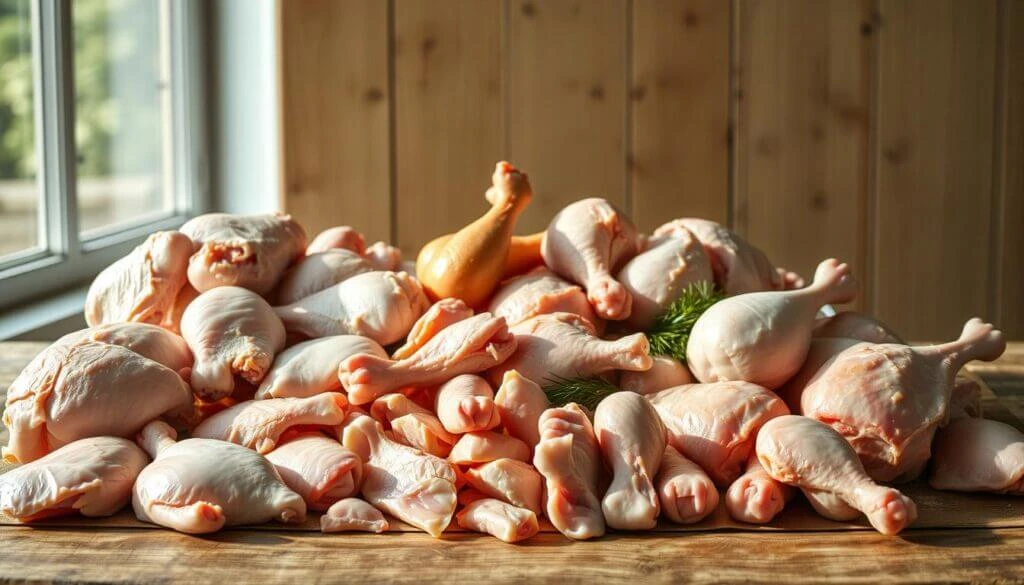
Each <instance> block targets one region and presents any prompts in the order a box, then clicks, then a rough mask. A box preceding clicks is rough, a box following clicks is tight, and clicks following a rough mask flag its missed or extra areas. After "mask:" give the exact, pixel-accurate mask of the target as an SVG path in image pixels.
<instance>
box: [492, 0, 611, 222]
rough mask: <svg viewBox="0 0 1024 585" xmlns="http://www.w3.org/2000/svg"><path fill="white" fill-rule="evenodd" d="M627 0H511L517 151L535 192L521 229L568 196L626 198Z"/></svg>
mask: <svg viewBox="0 0 1024 585" xmlns="http://www.w3.org/2000/svg"><path fill="white" fill-rule="evenodd" d="M626 16H627V12H626V2H625V0H587V1H581V0H548V1H544V2H540V1H538V0H511V2H510V6H509V37H510V41H509V43H510V44H509V50H510V53H509V99H508V116H509V153H510V154H509V156H510V157H511V160H512V162H514V163H515V164H516V165H518V166H519V167H520V168H522V169H524V170H525V171H526V172H527V173H529V175H530V179H531V181H532V183H533V187H534V193H535V197H534V199H533V202H532V203H531V204H530V206H529V207H528V208H527V209H526V211H525V212H524V213H523V215H522V217H521V218H520V220H519V224H518V229H517V230H516V231H517V232H519V233H530V232H533V231H538V230H541V229H544V228H545V227H547V224H548V222H549V221H551V218H552V216H554V214H555V213H556V212H557V211H558V210H559V209H561V208H562V207H564V206H565V205H566V204H567V203H570V202H572V201H575V200H577V199H581V198H583V197H588V196H591V197H592V196H597V197H604V198H606V199H608V200H609V201H611V202H612V203H613V204H615V205H617V206H618V207H619V208H620V209H626V208H627V203H628V202H627V201H626V196H625V192H624V191H625V187H626V173H625V137H626V131H625V126H626V123H625V120H626V99H625V97H626V53H627V51H626V39H627V34H626V33H627V19H626Z"/></svg>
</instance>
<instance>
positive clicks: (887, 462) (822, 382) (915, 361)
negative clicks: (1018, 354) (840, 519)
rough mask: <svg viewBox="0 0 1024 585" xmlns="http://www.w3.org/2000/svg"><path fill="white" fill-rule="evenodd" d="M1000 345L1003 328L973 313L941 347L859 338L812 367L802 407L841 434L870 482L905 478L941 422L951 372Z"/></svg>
mask: <svg viewBox="0 0 1024 585" xmlns="http://www.w3.org/2000/svg"><path fill="white" fill-rule="evenodd" d="M1005 349H1006V341H1005V340H1004V339H1003V334H1002V332H1000V331H998V330H997V329H995V328H994V327H992V325H990V324H988V323H984V322H982V321H981V320H980V319H977V318H975V319H971V320H970V321H968V322H967V323H966V324H965V325H964V329H963V332H962V333H961V335H960V338H959V339H958V340H956V341H953V342H950V343H944V344H941V345H931V346H917V347H909V346H906V345H899V344H872V343H866V342H864V343H858V344H856V345H853V346H851V347H850V348H848V349H846V350H844V351H842V352H840V353H839V354H837V355H835V356H834V357H833V358H832V359H831V360H829V361H828V362H827V363H826V364H825V365H824V366H823V367H822V369H821V370H819V372H818V374H817V375H815V377H814V378H813V379H812V380H811V381H810V382H809V383H808V385H807V387H806V388H805V389H804V391H803V393H802V394H801V398H800V406H801V410H802V411H803V414H804V415H805V416H809V417H812V418H816V419H818V420H820V421H822V422H824V423H826V424H830V425H832V427H833V428H835V429H836V431H838V432H839V433H840V434H841V435H842V436H844V437H845V438H846V440H847V441H849V442H850V444H851V445H852V446H853V448H854V450H855V451H856V453H857V455H858V456H859V457H860V460H861V462H862V463H863V464H864V467H865V468H866V469H867V472H868V474H869V475H870V476H871V477H872V478H874V479H875V480H877V481H886V482H890V481H891V482H902V481H910V480H912V479H914V478H916V477H917V476H918V475H920V474H921V472H922V471H923V470H924V467H925V465H926V464H927V463H928V459H929V457H930V455H931V443H932V438H933V437H934V436H935V429H936V428H937V427H938V426H939V425H940V424H942V423H944V422H945V421H946V420H947V417H948V414H949V412H948V408H949V402H950V397H951V393H952V389H953V386H954V380H955V378H956V373H957V372H958V371H959V370H960V368H962V367H963V366H964V364H966V363H967V362H969V361H971V360H975V359H981V360H985V361H992V360H995V359H996V358H998V357H999V356H1000V355H1002V353H1003V351H1004V350H1005Z"/></svg>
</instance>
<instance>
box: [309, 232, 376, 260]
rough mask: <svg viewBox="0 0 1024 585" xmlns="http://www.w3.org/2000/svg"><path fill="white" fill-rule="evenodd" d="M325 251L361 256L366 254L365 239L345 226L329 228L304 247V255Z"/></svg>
mask: <svg viewBox="0 0 1024 585" xmlns="http://www.w3.org/2000/svg"><path fill="white" fill-rule="evenodd" d="M327 250H348V251H350V252H355V253H356V254H359V255H360V256H361V255H362V254H363V253H364V252H366V238H364V237H363V234H361V233H359V231H358V230H356V229H355V228H353V227H350V226H347V225H339V226H334V227H329V228H327V229H325V230H324V231H322V232H320V233H318V234H317V235H316V236H314V237H313V240H312V241H311V242H309V245H308V246H306V255H307V256H312V255H313V254H319V253H320V252H326V251H327Z"/></svg>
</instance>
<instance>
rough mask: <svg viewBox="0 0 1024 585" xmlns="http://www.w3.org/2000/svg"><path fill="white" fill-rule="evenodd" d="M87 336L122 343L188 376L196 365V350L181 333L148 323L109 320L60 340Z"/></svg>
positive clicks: (75, 340) (66, 342)
mask: <svg viewBox="0 0 1024 585" xmlns="http://www.w3.org/2000/svg"><path fill="white" fill-rule="evenodd" d="M83 340H88V341H95V342H97V343H109V344H110V345H120V346H121V347H123V348H126V349H130V350H132V351H134V352H135V353H137V354H139V355H141V356H142V357H144V358H148V359H151V360H153V361H154V362H156V363H158V364H162V365H164V366H167V367H168V368H170V369H172V370H174V371H175V372H178V373H179V374H181V375H182V377H187V375H188V373H189V372H190V371H191V368H192V362H193V359H192V350H190V349H189V348H188V344H187V343H185V340H184V339H182V337H181V336H179V335H175V334H174V333H171V332H170V331H168V330H167V329H164V328H163V327H157V326H156V325H148V324H146V323H108V324H106V325H98V326H96V327H89V328H88V329H82V330H80V331H75V332H73V333H68V334H67V335H65V336H64V337H61V338H60V339H58V340H57V342H56V343H57V344H63V345H72V344H75V343H78V342H80V341H83Z"/></svg>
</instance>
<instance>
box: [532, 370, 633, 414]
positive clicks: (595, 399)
mask: <svg viewBox="0 0 1024 585" xmlns="http://www.w3.org/2000/svg"><path fill="white" fill-rule="evenodd" d="M544 381H545V382H546V384H545V385H544V393H545V394H547V395H548V401H549V402H550V403H551V406H565V405H566V404H569V403H570V402H575V403H576V404H579V405H580V406H583V407H585V408H587V409H589V410H590V411H593V410H594V409H595V408H597V405H598V403H600V402H601V401H602V400H604V399H605V398H607V397H608V396H609V395H611V394H614V393H616V392H619V388H618V387H617V386H615V384H612V383H611V382H609V381H607V380H605V379H604V378H600V377H598V376H594V377H592V378H563V377H561V376H554V377H552V378H545V380H544Z"/></svg>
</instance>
